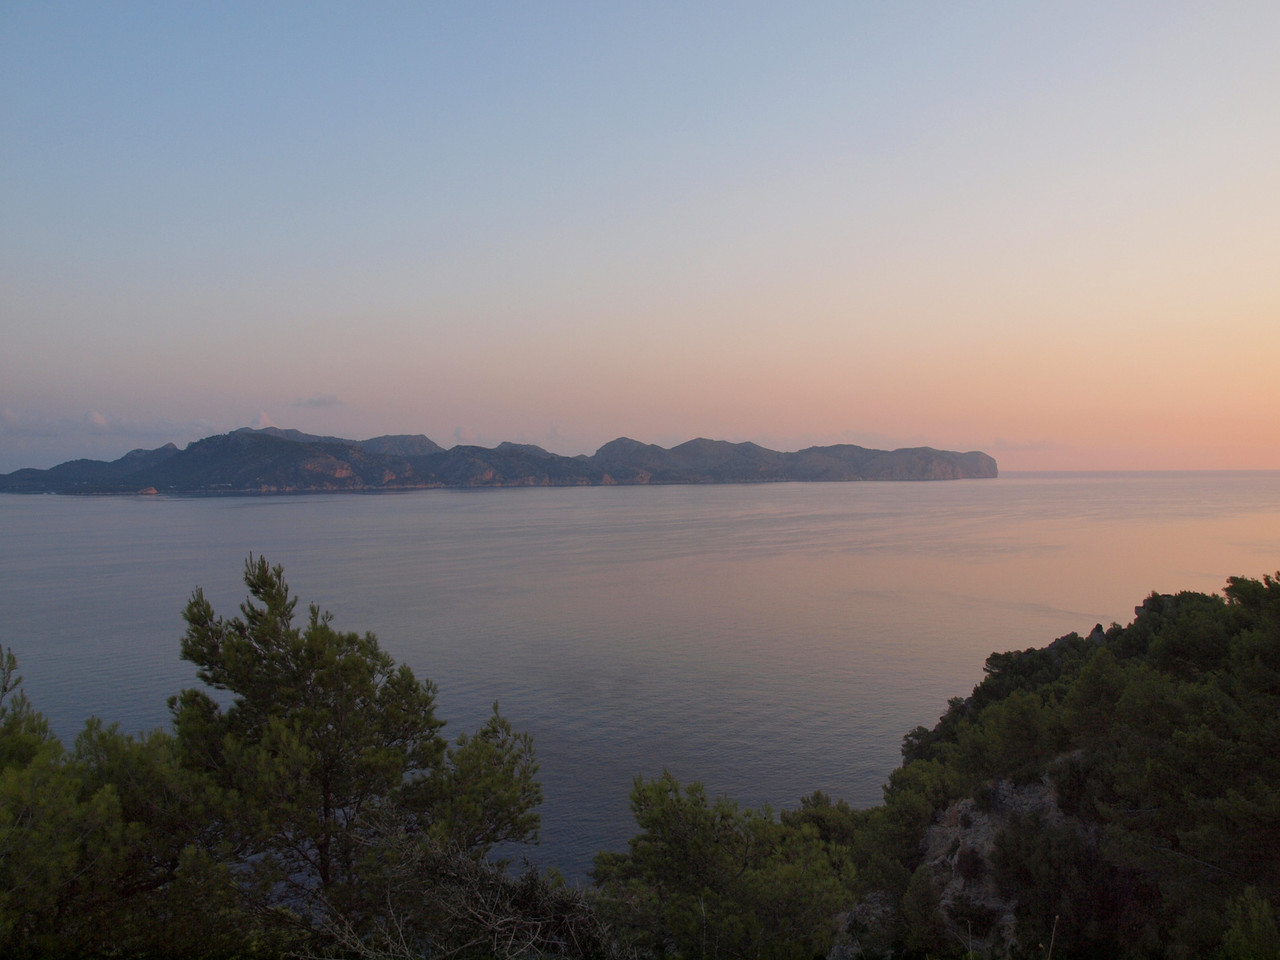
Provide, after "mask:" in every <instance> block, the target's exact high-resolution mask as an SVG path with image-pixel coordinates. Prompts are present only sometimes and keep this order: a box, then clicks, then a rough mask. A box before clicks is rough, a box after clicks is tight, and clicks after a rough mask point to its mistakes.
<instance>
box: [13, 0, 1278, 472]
mask: <svg viewBox="0 0 1280 960" xmlns="http://www.w3.org/2000/svg"><path fill="white" fill-rule="evenodd" d="M70 7H71V8H73V9H68V5H66V4H62V5H59V6H57V7H56V8H51V7H48V6H42V5H27V6H23V7H19V8H15V9H11V10H8V11H7V12H6V14H5V16H4V18H3V22H2V23H0V89H3V91H4V98H5V110H4V111H3V113H0V184H3V186H2V187H0V331H2V346H0V471H9V470H14V469H17V468H19V467H24V466H42V467H43V466H50V465H52V464H53V463H56V462H59V461H61V460H65V459H70V458H72V457H76V456H93V457H104V458H114V457H117V456H119V455H121V454H122V453H124V452H125V451H127V450H128V449H130V448H133V447H139V446H145V447H154V446H159V445H160V444H162V443H164V442H166V441H169V440H173V441H176V442H178V443H185V442H188V441H190V440H193V439H196V438H198V437H201V436H205V435H207V434H210V433H215V432H223V431H226V430H229V429H234V428H236V427H239V426H245V425H253V424H262V423H267V422H273V423H276V424H278V425H280V426H289V427H297V428H299V429H302V430H306V431H308V432H313V433H322V434H336V435H342V436H349V437H356V438H363V437H368V436H374V435H378V434H388V433H425V434H427V435H428V436H430V437H432V439H434V440H436V441H437V442H439V443H441V444H443V445H445V446H448V445H451V444H452V443H455V442H462V441H466V442H477V443H483V444H487V445H492V444H496V443H498V442H500V441H502V440H519V441H524V442H531V443H538V444H541V445H543V446H545V447H547V448H548V449H551V450H554V451H556V452H560V453H581V452H591V451H593V450H594V449H595V448H596V447H597V446H599V445H600V444H602V443H604V442H606V441H608V440H610V439H612V438H614V437H616V436H621V435H626V436H632V437H634V438H636V439H639V440H644V441H648V442H655V443H662V444H667V445H669V444H672V443H678V442H681V441H683V440H687V439H690V438H692V437H695V436H708V437H716V438H722V439H728V440H754V441H756V442H759V443H763V444H765V445H767V446H772V447H775V448H779V449H796V448H799V447H801V446H806V445H810V444H818V443H833V442H854V443H861V444H863V445H866V446H877V447H899V446H909V445H910V446H914V445H931V446H935V447H940V448H947V449H960V450H969V449H981V450H984V451H986V452H988V453H990V454H992V455H993V456H995V457H996V458H997V460H998V461H999V462H1000V465H1001V468H1002V469H1005V470H1019V469H1030V470H1034V469H1079V470H1089V469H1249V468H1267V469H1280V385H1278V384H1280V377H1278V376H1277V375H1276V370H1277V369H1280V269H1278V268H1277V265H1278V264H1280V124H1277V123H1276V117H1280V61H1278V60H1277V58H1276V57H1275V51H1274V38H1275V37H1277V36H1280V5H1275V4H1261V3H1260V4H1225V5H1221V4H1215V5H1205V4H1191V3H1178V2H1173V3H1165V4H1159V5H1151V4H1143V3H1126V2H1121V3H1082V4H1072V5H1070V6H1069V7H1063V8H1060V9H1054V8H1045V7H1040V6H1036V7H1034V8H1023V7H1019V6H1012V7H1011V6H1010V5H995V4H978V5H965V6H964V7H955V6H949V5H938V6H933V7H925V8H912V7H906V8H903V7H894V6H892V5H880V4H848V5H837V6H834V7H833V6H831V5H818V4H814V5H809V4H804V3H801V4H798V5H787V6H785V7H778V8H776V9H763V8H762V9H743V8H742V7H741V6H740V5H731V4H716V3H711V4H699V5H697V6H696V8H684V7H681V6H676V7H670V8H668V7H661V8H654V7H652V6H649V5H637V6H634V7H627V6H615V5H602V7H601V8H600V9H583V8H582V7H581V6H580V5H574V6H570V5H561V4H557V3H549V4H540V5H537V7H536V9H535V8H532V7H531V8H528V9H525V8H519V7H516V8H503V9H498V10H496V11H494V10H490V11H488V12H486V13H483V14H481V12H480V11H478V10H471V9H469V8H467V7H465V6H463V7H460V8H457V9H437V8H434V7H430V6H428V7H425V8H424V7H423V6H422V5H418V4H397V3H392V4H386V5H379V6H378V7H376V8H370V9H362V8H357V7H343V6H336V7H329V6H324V5H307V6H292V5H278V6H269V7H266V8H260V7H258V6H250V5H243V6H242V5H236V4H230V5H219V6H214V7H205V6H199V7H186V6H183V7H173V8H147V9H142V8H135V7H131V6H119V5H100V4H89V3H83V4H76V3H73V4H70ZM606 7H607V9H606Z"/></svg>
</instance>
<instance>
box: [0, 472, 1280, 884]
mask: <svg viewBox="0 0 1280 960" xmlns="http://www.w3.org/2000/svg"><path fill="white" fill-rule="evenodd" d="M250 554H252V555H254V556H258V555H264V556H266V557H267V558H268V560H269V561H270V562H271V563H272V564H276V563H279V564H282V565H283V566H284V568H285V572H286V577H287V579H288V580H289V583H290V585H291V587H292V588H293V591H294V592H295V593H296V594H297V595H298V597H299V598H300V600H301V603H302V605H303V607H302V609H305V605H306V604H309V603H316V604H319V605H320V606H321V607H322V608H324V609H327V610H329V611H331V612H332V613H333V616H334V623H335V626H336V627H338V628H340V629H343V630H355V631H359V632H361V633H363V632H365V631H372V632H373V633H375V634H376V635H377V636H378V638H379V640H380V642H381V644H382V646H383V647H384V648H385V649H386V650H387V651H388V652H390V653H391V655H392V656H393V657H395V658H396V659H397V660H398V661H401V662H404V663H407V664H409V665H410V666H411V667H412V668H413V670H414V671H415V673H417V674H418V675H419V676H422V677H429V678H430V679H431V680H432V681H433V682H434V683H435V684H436V685H437V687H438V690H439V694H438V701H437V702H438V713H439V715H440V716H442V717H444V718H446V719H447V720H448V721H449V723H448V726H447V727H446V728H445V732H446V733H447V734H449V735H450V736H456V735H457V734H458V733H461V732H466V731H470V730H474V729H476V728H477V727H478V726H479V725H480V724H482V723H483V722H484V720H485V718H486V717H487V716H488V715H489V712H490V710H491V709H492V705H493V704H494V703H495V702H496V703H498V704H500V709H501V711H502V713H503V714H504V715H505V716H506V717H508V718H509V719H510V720H511V721H512V723H513V725H514V726H515V727H516V728H517V729H519V730H523V731H527V732H529V733H531V734H532V735H533V738H534V742H535V746H536V749H537V753H538V757H539V762H540V780H541V783H542V789H543V793H544V797H545V801H544V804H543V806H542V829H541V840H540V843H539V844H538V845H537V846H534V847H532V848H530V849H528V850H527V851H525V853H526V854H527V856H528V857H529V859H530V860H531V861H532V862H533V863H535V864H537V865H539V866H541V867H555V868H556V869H558V870H560V871H562V872H563V873H564V874H565V875H566V876H567V877H568V878H570V879H571V880H573V881H578V882H584V881H585V880H586V878H587V877H588V875H589V871H590V869H591V863H592V858H593V856H594V855H595V854H596V852H598V851H601V850H625V849H626V845H627V840H628V838H629V837H631V836H632V835H633V834H634V832H635V825H634V822H633V820H632V817H631V812H630V807H629V802H628V798H629V793H630V791H631V788H632V786H633V784H634V782H635V780H636V778H650V777H656V776H660V775H662V774H663V772H664V771H669V772H670V773H672V774H673V775H674V776H676V777H677V778H678V779H679V780H680V781H681V782H689V781H695V780H696V781H700V782H702V783H703V784H704V785H705V787H706V788H707V790H708V791H709V792H710V793H711V794H712V795H722V794H723V795H727V796H729V797H731V798H733V799H734V800H736V801H737V802H739V803H740V804H742V805H743V806H748V807H761V806H764V805H769V806H771V807H772V808H773V809H775V810H778V809H786V808H792V807H796V806H798V805H799V803H800V800H801V798H802V797H804V796H806V795H808V794H811V793H813V792H814V791H817V790H821V791H823V792H825V793H827V794H829V795H831V796H833V797H836V798H842V799H845V800H847V801H849V802H850V803H851V804H853V805H854V806H856V807H863V806H869V805H872V804H875V803H877V802H879V801H880V799H881V796H882V793H881V788H882V786H883V784H884V783H885V781H886V778H887V777H888V775H889V773H890V772H891V771H892V770H893V769H894V767H896V766H897V765H898V763H899V762H900V746H901V742H902V737H903V736H904V734H906V733H907V732H908V731H910V730H911V729H912V728H914V727H916V726H918V725H924V726H932V725H933V724H934V723H935V722H936V721H937V719H938V717H939V716H940V715H941V714H942V713H943V712H944V711H945V709H946V706H947V700H948V698H951V697H957V696H960V697H963V696H966V695H968V694H969V693H970V692H971V691H972V689H973V686H974V685H975V684H976V683H978V682H979V681H980V680H981V679H982V676H983V673H982V668H983V663H984V661H985V660H986V658H987V657H988V656H989V655H990V654H991V653H992V652H996V651H1006V650H1018V649H1026V648H1029V647H1038V646H1043V645H1045V644H1047V643H1049V642H1050V641H1052V640H1054V639H1055V638H1057V637H1059V636H1062V635H1064V634H1068V633H1071V632H1073V631H1074V632H1078V633H1081V634H1084V633H1087V632H1088V631H1089V630H1091V629H1092V628H1093V627H1094V625H1095V624H1102V625H1103V626H1104V627H1105V626H1107V625H1109V624H1111V623H1113V622H1116V623H1121V624H1125V623H1128V622H1129V621H1130V620H1132V619H1133V615H1134V607H1135V606H1136V605H1138V604H1140V603H1141V602H1142V601H1143V599H1144V598H1145V597H1147V596H1148V595H1150V594H1151V593H1152V592H1153V591H1155V592H1161V593H1172V592H1176V591H1179V590H1201V591H1206V592H1213V591H1220V590H1221V589H1222V587H1223V586H1224V584H1225V582H1226V579H1227V577H1229V576H1233V575H1238V576H1251V577H1261V576H1262V575H1263V574H1265V573H1271V574H1273V575H1275V574H1276V573H1277V570H1278V569H1280V472H1271V471H1249V472H1187V473H1167V472H1160V473H1079V474H1069V473H1052V474H1050V473H1045V474H1031V473H1026V474H1008V475H1004V476H1001V477H1000V478H999V479H996V480H969V481H953V482H917V483H896V482H870V483H776V484H749V485H708V486H652V487H645V486H634V487H585V488H521V489H490V490H465V491H464V490H425V491H413V492H400V493H380V494H321V495H292V496H262V497H200V498H182V497H169V496H137V497H134V496H112V497H69V496H23V495H4V496H0V645H4V646H7V647H9V648H11V649H12V651H13V652H14V654H15V655H16V656H17V658H18V661H19V672H20V673H21V674H22V676H23V677H24V680H25V683H24V689H25V691H26V693H27V696H28V697H29V699H30V700H31V701H32V702H33V704H34V706H35V707H36V708H37V709H39V710H40V711H42V712H43V713H44V714H45V715H46V716H47V717H48V718H49V720H50V722H51V724H52V727H53V729H54V731H55V732H56V733H57V735H58V736H59V737H61V738H62V739H63V740H64V741H65V742H67V743H70V742H71V741H72V740H74V738H75V736H76V735H77V733H78V731H79V730H80V729H82V727H83V724H84V721H85V719H86V718H87V717H89V716H91V715H93V716H98V717H100V718H102V719H103V720H104V721H107V722H112V723H116V724H118V725H119V727H120V729H122V730H124V731H126V732H136V731H144V730H149V729H153V728H156V727H164V726H166V725H167V724H168V720H169V715H168V709H167V706H166V699H167V698H168V697H169V696H170V695H172V694H174V693H177V692H178V691H180V690H182V689H184V688H186V687H190V686H197V685H198V680H197V679H196V676H195V668H194V666H193V665H192V664H189V663H186V662H184V661H183V660H181V659H180V657H179V641H180V638H181V636H182V633H183V630H184V624H183V621H182V617H181V614H182V609H183V607H184V605H185V604H186V601H187V599H188V598H189V597H190V595H191V593H192V591H193V590H194V589H195V588H196V587H201V588H203V589H204V591H205V594H206V596H207V597H208V598H209V599H210V600H211V602H212V603H213V605H214V608H215V610H217V611H218V612H219V613H222V614H223V615H225V616H231V615H234V614H235V613H236V612H237V605H238V604H239V603H240V602H241V601H242V600H243V599H244V596H245V589H244V584H243V580H242V575H243V568H244V562H245V559H246V557H247V556H249V555H250Z"/></svg>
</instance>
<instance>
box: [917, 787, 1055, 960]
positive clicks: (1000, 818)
mask: <svg viewBox="0 0 1280 960" xmlns="http://www.w3.org/2000/svg"><path fill="white" fill-rule="evenodd" d="M1015 815H1021V816H1022V817H1024V818H1028V817H1029V818H1034V819H1036V820H1038V821H1039V822H1041V823H1043V824H1044V825H1045V826H1046V827H1056V826H1061V825H1063V824H1064V823H1065V822H1066V821H1067V819H1068V818H1067V817H1066V816H1065V815H1064V814H1063V813H1062V811H1061V810H1060V809H1059V807H1058V802H1057V797H1056V795H1055V793H1054V789H1053V787H1052V785H1051V784H1049V783H1048V782H1042V783H1035V784H1031V785H1028V786H1015V785H1014V784H1012V783H1010V782H1009V781H1007V780H997V781H995V782H994V783H992V784H990V785H988V786H987V787H986V788H984V789H983V790H982V792H981V794H980V800H975V799H972V798H967V799H964V800H958V801H956V802H955V803H953V804H951V805H950V806H949V807H947V808H946V809H945V810H944V811H942V813H941V814H940V815H939V816H938V818H937V819H936V820H935V821H934V823H933V825H932V826H930V827H929V829H928V832H927V833H926V834H925V866H926V868H927V869H928V870H929V871H930V873H931V874H932V879H933V886H934V889H935V891H936V892H937V894H938V906H939V913H940V914H941V916H942V920H943V923H944V924H945V926H946V928H947V932H948V934H949V935H950V937H951V938H953V942H959V943H965V944H972V949H973V950H974V951H975V952H976V953H979V954H980V955H988V956H990V955H997V956H999V955H1003V953H1004V952H1005V948H1006V947H1007V946H1008V945H1010V944H1012V943H1013V942H1014V934H1015V930H1016V927H1017V919H1016V917H1015V910H1016V908H1017V905H1018V903H1017V898H1016V897H1012V896H1007V895H1005V894H1004V893H1002V892H1001V890H1000V889H999V887H998V886H997V884H996V881H995V870H994V869H993V868H992V864H993V859H994V855H995V850H996V840H997V838H998V837H999V836H1000V834H1001V833H1003V832H1004V830H1005V829H1006V828H1008V826H1009V822H1010V819H1011V818H1012V817H1014V816H1015ZM974 918H980V922H979V923H978V924H976V925H975V923H974ZM975 926H976V929H975Z"/></svg>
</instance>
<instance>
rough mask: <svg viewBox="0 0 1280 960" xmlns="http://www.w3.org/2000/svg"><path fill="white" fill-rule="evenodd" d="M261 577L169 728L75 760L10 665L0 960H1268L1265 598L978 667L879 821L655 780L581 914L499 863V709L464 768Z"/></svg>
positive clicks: (194, 637) (1278, 709) (418, 717)
mask: <svg viewBox="0 0 1280 960" xmlns="http://www.w3.org/2000/svg"><path fill="white" fill-rule="evenodd" d="M245 582H246V584H247V586H248V589H249V598H248V599H247V600H246V602H245V603H244V604H243V605H242V606H241V608H240V614H239V616H236V617H233V618H231V619H224V618H222V617H219V616H217V615H216V614H215V613H214V611H213V609H212V608H211V607H210V605H209V604H208V603H207V602H206V601H205V599H204V597H203V595H202V594H201V593H200V592H199V591H197V592H196V594H195V595H194V596H193V597H192V599H191V602H190V603H189V604H188V605H187V608H186V611H185V617H186V622H187V625H188V629H187V632H186V635H185V637H184V638H183V641H182V655H183V657H184V658H186V659H188V660H190V661H192V662H193V663H195V664H196V665H197V667H198V668H199V674H198V675H199V677H200V679H201V680H202V681H203V682H204V683H205V684H206V685H207V686H208V687H210V688H212V690H213V691H214V693H213V694H212V695H211V694H210V693H209V692H208V691H205V690H187V691H184V692H182V693H180V694H179V695H177V696H175V697H173V698H172V699H171V700H170V707H171V710H172V715H173V724H172V729H171V730H170V731H168V732H162V731H157V732H154V733H151V734H148V735H144V736H125V735H123V734H121V733H120V732H119V731H117V730H116V729H114V728H113V727H109V726H104V725H103V724H101V723H100V722H99V721H97V720H91V721H89V722H88V724H87V725H86V727H85V730H84V732H83V733H82V734H81V735H80V737H79V738H78V739H77V740H76V742H75V744H74V745H73V746H72V747H70V748H65V747H64V746H63V745H62V744H60V743H59V742H58V741H57V740H56V739H55V738H54V737H53V736H52V735H51V734H50V731H49V728H48V725H47V723H46V722H45V720H44V719H43V718H42V717H41V715H40V714H39V713H37V712H36V711H35V710H34V709H33V708H32V706H31V705H30V704H29V703H28V702H27V701H26V699H25V698H24V696H23V695H22V693H21V690H20V689H19V679H18V677H17V675H16V673H15V669H16V664H15V661H14V658H13V656H12V654H11V653H8V652H6V653H5V654H4V657H3V661H2V662H0V953H3V954H4V955H6V956H15V957H24V956H31V957H35V956H40V957H44V956H62V955H68V956H70V955H76V956H93V955H97V956H157V957H159V956H184V957H185V956H194V957H226V956H260V957H279V956H349V957H424V956H431V957H453V956H458V957H470V956H486V957H493V956H501V957H522V956H527V957H533V956H550V955H559V956H583V957H608V956H615V955H621V954H625V955H629V956H651V957H680V958H693V957H700V958H701V957H754V958H791V957H795V958H801V957H813V956H819V955H823V954H826V953H828V952H829V951H832V950H833V949H834V950H835V952H836V955H838V956H842V957H853V956H859V955H861V956H887V955H893V956H920V957H925V956H936V957H944V956H964V955H966V954H974V955H981V954H993V955H1010V956H1015V957H1033V956H1034V957H1040V956H1048V955H1052V956H1056V957H1064V958H1065V957H1198V956H1217V957H1220V958H1223V960H1227V958H1246V957H1272V958H1280V932H1277V921H1276V906H1277V903H1278V902H1280V574H1277V577H1276V578H1272V577H1270V576H1265V577H1263V578H1262V579H1261V580H1251V579H1243V578H1232V579H1231V580H1230V581H1228V584H1227V587H1226V589H1225V591H1224V592H1223V594H1222V595H1221V596H1216V595H1204V594H1199V593H1181V594H1177V595H1174V596H1162V595H1155V594H1153V595H1152V596H1151V597H1150V598H1148V599H1147V601H1146V602H1145V603H1144V604H1143V606H1142V607H1141V608H1139V610H1138V615H1137V618H1136V619H1135V620H1134V622H1133V623H1132V624H1131V625H1129V626H1128V627H1120V626H1118V625H1113V626H1112V627H1111V628H1110V629H1109V630H1106V631H1103V630H1102V629H1101V628H1098V629H1097V630H1095V631H1094V632H1093V633H1092V634H1090V635H1089V636H1088V637H1080V636H1077V635H1075V634H1072V635H1070V636H1067V637H1063V638H1061V639H1059V640H1057V641H1055V642H1054V643H1053V644H1051V645H1050V646H1048V647H1046V648H1043V649H1033V650H1027V651H1024V652H1021V653H1016V652H1015V653H1004V654H993V655H992V656H991V657H990V658H989V659H988V661H987V664H986V677H985V679H984V680H983V681H982V683H980V684H979V685H978V686H977V687H976V688H975V689H974V691H973V694H972V695H971V696H970V697H968V698H967V699H960V698H957V699H954V700H952V701H951V702H950V704H949V705H948V709H947V711H946V713H945V714H944V715H943V716H942V717H941V719H940V720H939V722H938V724H937V725H936V726H935V727H934V728H933V729H932V730H927V729H924V728H918V729H916V730H914V731H912V732H911V733H909V734H908V735H907V736H906V738H905V740H904V743H903V759H904V762H903V765H902V767H900V768H899V769H898V770H896V771H894V773H893V774H892V775H891V777H890V779H889V782H888V784H887V785H886V786H885V791H884V793H885V800H884V803H883V804H881V805H879V806H877V807H874V808H871V809H868V810H853V809H851V808H850V807H849V806H848V805H847V804H845V803H844V802H842V801H835V800H832V799H831V798H829V797H826V796H824V795H822V794H814V795H812V796H810V797H807V798H805V800H804V801H803V802H802V804H801V806H800V808H799V809H797V810H791V811H783V812H782V813H781V814H775V813H774V812H773V811H770V810H767V809H765V810H744V809H741V808H739V807H738V806H737V805H736V804H734V803H733V802H732V801H730V800H728V799H726V798H712V797H709V796H708V795H707V794H706V792H705V791H704V790H703V789H702V787H701V786H700V785H698V784H690V785H683V786H682V785H681V784H679V783H677V782H675V781H674V779H672V778H671V777H670V776H663V777H659V778H657V779H654V780H640V781H637V783H636V785H635V789H634V790H633V793H632V798H631V799H632V809H633V811H634V813H635V817H636V823H637V827H638V831H639V832H638V833H637V834H636V836H635V837H634V838H633V839H632V841H631V843H630V845H629V849H628V850H627V851H626V852H625V853H604V854H601V855H599V857H597V860H596V866H595V871H594V879H595V885H594V888H593V889H592V890H590V891H580V890H575V889H570V888H568V887H566V886H565V885H564V884H563V883H561V882H558V880H557V878H556V877H555V875H554V874H539V873H537V872H536V871H534V870H533V869H532V868H526V869H525V870H524V871H523V872H522V873H516V872H514V871H512V870H511V869H509V865H508V864H505V863H502V862H500V861H496V860H495V859H493V851H494V850H495V848H497V847H499V845H501V849H502V850H504V851H509V850H510V849H511V848H512V844H519V843H523V842H528V841H531V840H533V839H535V838H536V834H537V827H538V818H537V811H536V808H537V804H538V802H539V801H540V799H541V795H540V791H539V787H538V784H537V781H536V779H535V777H536V762H535V758H534V754H533V748H532V744H531V743H530V741H529V739H528V738H527V737H526V736H523V735H521V734H519V733H516V732H515V731H514V730H513V729H512V728H511V726H510V725H509V724H508V722H507V721H506V720H505V719H504V718H503V717H502V716H501V715H500V714H499V713H498V711H497V708H496V707H495V710H494V714H493V716H492V717H491V719H490V720H489V722H488V723H487V724H485V726H484V727H482V728H481V729H480V730H479V731H477V732H476V733H474V734H473V735H470V736H467V735H464V736H460V737H458V738H457V739H456V740H455V741H454V742H453V743H452V744H450V743H448V742H446V741H445V740H444V738H443V737H442V735H441V726H442V723H441V721H440V720H439V719H438V718H437V717H436V715H435V704H434V694H435V691H434V688H433V687H432V686H431V684H430V683H429V682H427V681H422V680H419V679H417V678H416V677H414V675H413V673H412V672H411V671H409V670H408V668H406V667H404V666H399V667H397V666H396V665H395V664H394V663H393V662H392V660H391V658H390V657H389V656H388V655H387V654H386V653H385V652H383V651H382V650H381V649H380V648H379V646H378V643H377V641H376V639H375V638H374V637H373V636H372V635H369V634H365V635H363V636H362V635H358V634H354V633H344V632H341V631H338V630H337V629H335V628H334V627H333V625H332V623H331V620H330V618H329V617H328V615H327V614H323V613H321V612H320V611H319V610H318V609H316V608H314V607H313V608H312V609H311V610H310V611H309V612H308V614H307V615H306V617H304V618H298V617H297V616H296V611H295V605H296V600H295V599H294V598H293V597H291V596H290V594H289V590H288V586H287V585H286V583H285V581H284V576H283V572H282V571H281V569H280V568H278V567H276V568H272V567H270V566H269V565H268V564H267V563H266V561H265V560H262V559H261V558H259V559H254V558H250V561H249V563H247V564H246V570H245Z"/></svg>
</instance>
